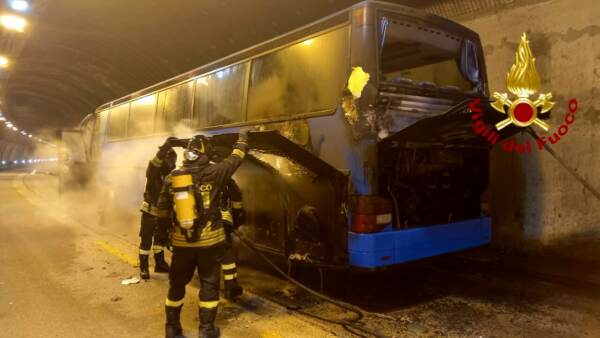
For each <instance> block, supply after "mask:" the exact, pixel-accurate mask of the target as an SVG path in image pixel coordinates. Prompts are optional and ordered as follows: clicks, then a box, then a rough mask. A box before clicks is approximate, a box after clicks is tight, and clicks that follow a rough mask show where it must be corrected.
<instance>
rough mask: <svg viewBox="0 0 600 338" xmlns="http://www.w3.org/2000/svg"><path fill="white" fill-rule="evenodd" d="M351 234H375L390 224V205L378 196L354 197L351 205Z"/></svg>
mask: <svg viewBox="0 0 600 338" xmlns="http://www.w3.org/2000/svg"><path fill="white" fill-rule="evenodd" d="M352 215H353V216H352V228H351V230H352V231H353V232H360V233H365V232H377V231H381V230H383V229H384V228H385V227H387V226H388V225H390V224H391V223H392V203H391V202H390V201H389V200H387V199H385V198H383V197H380V196H356V197H355V198H354V199H353V203H352Z"/></svg>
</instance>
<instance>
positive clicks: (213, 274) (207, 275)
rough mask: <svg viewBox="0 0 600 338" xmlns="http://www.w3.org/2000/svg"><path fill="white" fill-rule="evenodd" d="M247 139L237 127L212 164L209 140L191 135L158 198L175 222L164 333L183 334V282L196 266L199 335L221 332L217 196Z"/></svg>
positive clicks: (221, 235)
mask: <svg viewBox="0 0 600 338" xmlns="http://www.w3.org/2000/svg"><path fill="white" fill-rule="evenodd" d="M247 139H248V133H247V131H241V132H240V135H239V139H238V141H237V143H236V144H235V146H234V148H233V152H232V153H231V154H230V155H229V156H227V158H225V159H224V160H223V161H221V162H220V163H216V164H212V163H210V158H211V152H212V150H211V148H212V146H211V143H210V140H208V139H206V138H205V137H203V136H201V135H198V136H194V137H193V138H191V139H190V141H189V143H188V147H187V150H186V151H185V152H184V157H185V160H184V161H183V166H182V167H180V168H178V169H176V170H174V171H173V172H172V173H171V174H170V175H169V176H167V178H166V179H165V182H164V184H163V188H162V190H161V193H160V197H159V201H158V208H159V217H160V220H159V221H160V222H167V223H170V224H172V226H173V230H172V232H171V245H172V246H173V256H172V260H171V270H170V272H169V292H168V295H167V299H166V301H165V312H166V321H167V323H166V326H165V331H166V337H177V336H180V335H181V334H182V328H181V323H180V321H179V316H180V313H181V308H182V306H183V301H184V296H185V286H186V285H187V283H189V282H190V280H191V279H192V277H193V275H194V271H195V270H196V269H197V270H198V274H199V277H200V294H199V301H198V308H199V317H200V337H219V336H220V331H219V329H218V328H217V327H215V325H214V321H215V318H216V316H217V306H218V304H219V283H220V272H221V266H220V261H221V257H222V254H223V247H224V245H225V241H226V236H225V230H224V227H223V222H222V219H221V212H220V206H219V204H220V203H219V201H220V198H219V197H220V195H221V191H222V190H223V189H224V187H225V185H226V183H227V181H228V180H229V179H230V178H231V176H232V175H233V173H234V172H235V171H236V169H237V168H238V167H239V166H240V164H241V163H242V160H243V158H244V156H245V155H246V151H247V148H248V143H247Z"/></svg>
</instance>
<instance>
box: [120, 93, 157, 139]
mask: <svg viewBox="0 0 600 338" xmlns="http://www.w3.org/2000/svg"><path fill="white" fill-rule="evenodd" d="M155 111H156V94H152V95H148V96H144V97H140V98H139V99H136V100H135V101H133V102H131V111H130V112H129V127H128V129H129V130H128V132H127V136H129V137H135V136H144V135H150V134H152V133H153V132H154V112H155Z"/></svg>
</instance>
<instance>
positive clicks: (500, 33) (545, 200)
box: [455, 0, 600, 260]
mask: <svg viewBox="0 0 600 338" xmlns="http://www.w3.org/2000/svg"><path fill="white" fill-rule="evenodd" d="M517 3H518V2H517ZM598 13H600V1H593V0H580V1H571V0H551V1H544V2H533V3H532V2H529V3H524V4H523V5H520V6H511V7H510V8H504V9H498V10H497V11H495V12H492V13H488V14H486V15H483V16H480V17H474V16H471V17H461V18H456V19H455V20H457V21H460V22H461V23H462V24H464V25H465V26H468V27H470V28H471V29H473V30H475V31H477V32H478V33H479V34H480V35H481V39H482V43H483V46H484V47H483V48H484V52H485V55H486V62H487V72H488V77H489V82H490V90H491V92H493V91H498V92H507V90H506V83H505V81H506V73H507V71H508V70H509V69H510V66H511V65H512V64H513V62H514V55H515V51H516V48H517V44H518V42H519V38H520V35H521V34H522V33H523V32H526V33H527V34H528V37H529V40H530V45H531V48H532V50H533V53H534V56H535V57H536V65H537V69H538V72H539V74H540V77H541V79H542V90H541V92H548V91H551V92H552V93H553V94H554V98H555V102H556V106H555V108H554V109H553V111H552V117H551V119H550V120H549V121H548V122H549V123H550V125H551V128H550V131H551V132H553V131H555V130H556V129H557V128H558V127H559V126H560V125H561V124H562V123H563V118H564V115H565V112H566V111H567V102H568V100H569V99H570V98H576V99H577V100H578V101H579V110H578V112H577V115H576V116H577V117H576V121H575V122H574V124H573V125H571V127H570V130H569V132H568V133H567V134H566V135H565V136H564V137H563V138H562V139H561V140H560V141H559V142H558V143H557V144H556V145H554V146H553V148H554V150H555V151H556V152H557V153H558V154H559V156H560V157H562V158H564V160H565V161H566V162H567V163H569V164H570V165H571V166H573V167H574V168H576V170H577V172H578V173H579V174H580V175H581V176H583V177H584V178H585V179H586V180H588V182H589V183H590V184H591V185H592V186H593V187H595V188H596V189H598V190H600V136H599V135H598V131H597V130H598V127H599V126H600V111H599V110H600V101H599V98H598V85H599V84H600V35H599V34H598V33H600V19H599V18H598V17H597V16H596V15H598ZM536 95H537V94H536ZM536 130H537V131H540V130H539V129H536ZM540 134H541V135H548V134H545V133H544V132H543V131H540ZM516 139H517V141H519V142H524V141H526V140H528V139H530V137H529V136H527V135H519V136H517V137H516ZM533 146H534V147H535V143H534V144H533ZM534 150H535V149H534ZM491 163H492V165H491V169H490V170H491V192H492V207H493V211H492V216H493V221H494V227H495V234H494V243H495V245H496V246H500V247H504V248H507V249H510V250H513V251H534V252H538V253H547V254H558V255H561V256H571V257H575V258H581V259H593V260H600V245H598V243H599V242H600V201H599V200H598V199H596V198H595V197H594V196H593V195H592V194H590V193H589V192H588V191H586V190H585V189H584V187H583V186H582V185H581V184H580V183H578V181H576V180H575V179H574V178H573V177H572V176H571V175H570V174H569V173H568V172H567V171H566V170H565V169H564V168H562V167H561V166H560V165H559V163H558V162H557V161H556V160H554V159H553V158H552V157H551V156H550V155H549V154H548V153H547V152H545V151H542V152H539V151H533V152H532V153H531V154H528V153H525V154H515V153H506V152H504V151H503V150H502V149H501V147H500V146H496V148H495V149H494V151H493V152H492V154H491Z"/></svg>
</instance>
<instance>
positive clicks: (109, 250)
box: [96, 240, 139, 268]
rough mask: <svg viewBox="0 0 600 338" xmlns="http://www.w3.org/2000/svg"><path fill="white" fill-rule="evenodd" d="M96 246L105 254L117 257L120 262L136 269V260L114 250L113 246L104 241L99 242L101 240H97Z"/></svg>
mask: <svg viewBox="0 0 600 338" xmlns="http://www.w3.org/2000/svg"><path fill="white" fill-rule="evenodd" d="M96 244H97V245H98V246H99V247H100V248H102V249H103V250H104V251H106V252H107V253H109V254H111V255H113V256H115V257H117V258H118V259H120V260H122V261H123V262H125V263H127V264H129V265H131V266H133V267H134V268H135V267H138V266H139V264H138V261H137V259H136V258H134V257H132V256H130V255H128V254H126V253H124V252H123V251H121V250H119V249H117V248H115V247H114V246H112V245H110V244H108V242H106V241H101V240H97V241H96Z"/></svg>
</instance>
